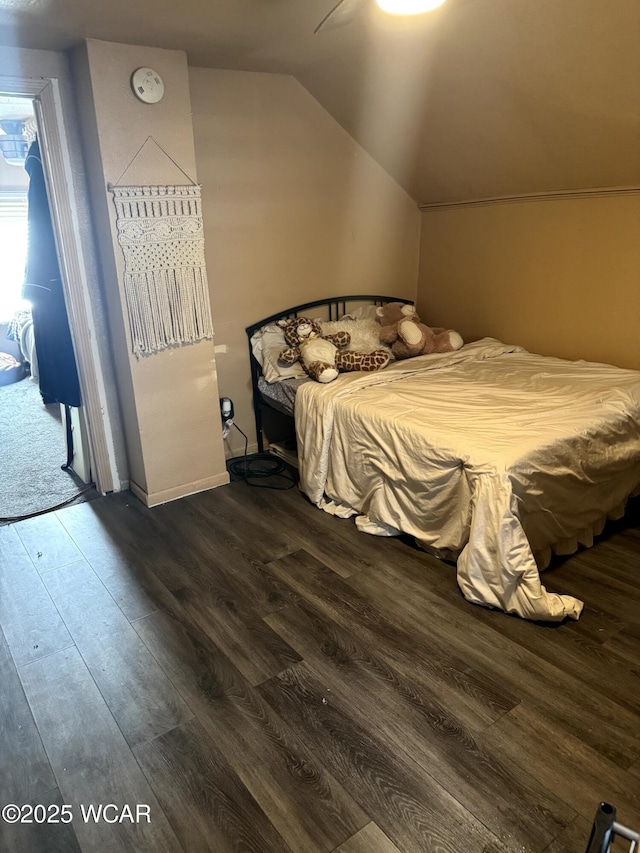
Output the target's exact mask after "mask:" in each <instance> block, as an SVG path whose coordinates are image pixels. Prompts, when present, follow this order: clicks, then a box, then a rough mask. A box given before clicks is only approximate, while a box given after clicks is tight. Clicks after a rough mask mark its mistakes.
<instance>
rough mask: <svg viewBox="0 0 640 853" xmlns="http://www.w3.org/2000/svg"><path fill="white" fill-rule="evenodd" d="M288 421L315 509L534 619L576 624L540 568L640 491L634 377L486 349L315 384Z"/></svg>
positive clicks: (575, 612)
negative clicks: (427, 555) (403, 546)
mask: <svg viewBox="0 0 640 853" xmlns="http://www.w3.org/2000/svg"><path fill="white" fill-rule="evenodd" d="M295 415H296V431H297V436H298V452H299V461H300V477H301V481H300V485H301V488H302V490H303V491H304V492H305V493H306V494H307V495H308V497H309V498H310V499H311V500H312V501H313V502H314V503H315V504H317V505H318V506H321V507H323V508H325V509H327V510H328V511H331V512H334V513H337V514H339V515H345V516H347V515H353V514H359V515H360V516H362V517H364V518H363V519H361V521H363V524H362V527H363V529H365V530H366V529H372V530H373V531H374V532H378V533H382V532H384V531H387V532H388V533H394V532H398V531H402V532H404V533H409V534H411V535H413V536H415V537H416V539H417V541H418V542H419V543H420V544H422V545H423V546H425V547H426V548H428V549H430V550H432V551H434V552H435V553H439V554H441V555H442V556H446V557H452V558H457V576H458V583H459V585H460V588H461V590H462V592H463V594H464V596H465V598H467V599H468V600H469V601H472V602H475V603H477V604H483V605H487V606H491V607H496V608H499V609H501V610H504V611H506V612H509V613H517V614H518V615H520V616H522V617H524V618H527V619H540V620H551V621H560V620H562V619H564V618H565V617H571V618H574V619H577V618H578V617H579V616H580V613H581V611H582V602H580V601H578V600H577V599H575V598H573V597H571V596H568V595H556V594H554V593H549V592H547V591H546V590H545V588H544V586H543V585H542V583H541V581H540V575H539V568H538V566H539V564H540V565H541V566H544V565H546V563H547V562H548V559H549V557H550V555H551V549H553V550H555V551H557V552H558V553H571V552H572V551H573V550H575V548H576V547H577V545H578V543H581V544H584V545H590V544H591V543H592V541H593V535H594V533H599V532H600V530H601V529H602V526H603V524H604V521H605V520H606V518H607V517H615V516H619V515H621V514H622V512H623V509H624V505H625V502H626V500H627V498H628V497H629V495H631V494H634V493H636V492H637V491H638V490H639V489H640V372H639V371H633V370H622V369H620V368H616V367H612V366H609V365H603V364H592V363H589V362H572V361H565V360H562V359H556V358H548V357H543V356H538V355H533V354H530V353H528V352H526V351H525V350H523V349H522V348H521V347H517V346H509V345H506V344H502V343H500V342H499V341H495V340H493V339H491V338H485V339H483V340H481V341H478V342H476V343H473V344H468V345H467V346H465V347H463V348H462V349H461V350H459V351H458V352H455V353H447V354H444V355H430V356H421V357H419V358H415V359H410V360H407V361H402V362H397V363H396V364H392V365H390V366H389V367H388V368H386V369H385V370H384V371H380V372H377V373H368V374H362V373H357V374H342V375H340V376H339V377H338V378H337V379H336V380H335V381H334V382H331V383H329V384H328V385H322V384H319V383H315V382H309V383H306V384H304V385H302V386H301V387H300V388H299V389H298V392H297V397H296V407H295ZM536 558H537V559H536Z"/></svg>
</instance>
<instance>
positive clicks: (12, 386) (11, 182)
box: [0, 96, 95, 521]
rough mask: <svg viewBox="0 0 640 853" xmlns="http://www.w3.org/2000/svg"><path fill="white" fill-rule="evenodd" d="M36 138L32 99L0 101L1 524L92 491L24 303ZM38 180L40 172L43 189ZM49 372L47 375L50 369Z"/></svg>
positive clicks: (84, 457)
mask: <svg viewBox="0 0 640 853" xmlns="http://www.w3.org/2000/svg"><path fill="white" fill-rule="evenodd" d="M36 138H37V124H36V116H35V112H34V108H33V102H32V100H31V99H29V98H20V97H14V96H0V361H1V363H0V446H1V447H2V450H3V457H4V458H3V478H2V487H1V488H0V521H8V520H15V519H20V518H24V517H31V516H33V515H39V514H41V513H43V512H46V511H50V510H52V509H57V508H58V507H60V506H64V505H65V504H67V503H70V502H72V501H74V500H78V499H85V498H86V497H88V496H89V494H90V493H91V492H92V491H93V492H95V489H93V488H91V487H90V486H88V484H91V474H90V463H89V461H88V459H89V454H88V446H87V441H86V436H83V434H82V431H81V430H79V429H75V430H74V429H73V427H72V422H71V419H70V417H69V415H70V410H69V409H68V408H66V407H65V406H63V405H60V403H58V402H57V401H54V400H52V399H49V398H47V394H46V392H45V391H43V390H42V387H43V386H42V383H41V381H40V366H39V364H38V355H37V348H36V334H35V324H34V317H33V313H32V305H31V303H30V302H29V301H28V300H27V299H26V298H23V295H25V294H24V290H23V285H24V281H25V267H26V260H27V252H28V251H29V252H30V253H31V256H32V258H33V256H34V255H35V254H37V253H39V251H40V252H41V249H42V247H39V246H38V245H37V243H36V240H35V238H36V237H37V234H36V233H33V234H32V235H31V239H32V241H33V242H34V245H33V246H31V247H30V249H29V250H28V210H29V205H28V192H29V185H30V178H29V174H28V172H29V170H30V168H31V167H32V165H33V163H34V156H33V154H30V152H32V151H33V149H35V148H36V147H37V146H36V145H35V144H34V143H35V140H36ZM27 161H28V162H27ZM37 162H38V163H39V158H38V159H37ZM41 177H42V172H41V171H40V185H42V181H41ZM43 201H44V202H45V211H46V197H43ZM44 219H45V221H47V220H46V216H45V217H44ZM49 233H50V231H49ZM54 266H55V264H54ZM45 355H46V354H45ZM72 361H73V359H72ZM44 369H45V374H46V372H47V370H49V372H50V368H48V365H47V364H46V363H45V365H44ZM74 433H76V434H77V438H78V440H74V439H76V436H75V435H74ZM83 438H84V442H83V440H82V439H83Z"/></svg>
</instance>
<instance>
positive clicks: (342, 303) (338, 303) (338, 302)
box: [246, 294, 414, 453]
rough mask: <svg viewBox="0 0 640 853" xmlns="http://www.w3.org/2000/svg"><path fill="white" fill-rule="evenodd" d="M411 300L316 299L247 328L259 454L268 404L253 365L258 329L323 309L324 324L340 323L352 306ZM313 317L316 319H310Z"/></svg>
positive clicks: (366, 297)
mask: <svg viewBox="0 0 640 853" xmlns="http://www.w3.org/2000/svg"><path fill="white" fill-rule="evenodd" d="M413 301H414V300H413V299H402V298H401V297H400V296H370V295H368V294H366V295H363V294H357V295H355V296H331V297H329V298H327V299H316V300H315V302H305V303H304V304H302V305H294V306H293V307H292V308H286V309H285V310H284V311H280V312H279V313H278V314H272V315H271V316H270V317H265V318H264V319H263V320H259V321H258V322H257V323H253V324H252V325H251V326H247V328H246V333H247V339H248V341H249V359H250V362H251V387H252V389H253V411H254V415H255V419H256V436H257V439H258V451H259V452H260V453H262V452H263V451H264V436H263V433H262V407H263V406H266V405H267V404H266V403H265V402H264V400H263V399H262V396H261V394H260V389H259V388H258V379H259V378H260V376H261V374H262V368H261V367H260V364H259V363H258V362H257V361H256V359H255V357H254V355H253V352H252V350H251V337H252V336H253V334H254V333H255V332H257V331H258V329H261V328H262V327H263V326H266V325H268V324H269V323H275V322H276V321H277V320H284V319H289V318H290V317H298V316H300V315H302V316H304V315H305V314H306V313H307V312H308V311H310V310H311V309H316V308H317V309H322V310H323V313H326V314H327V317H326V319H327V320H339V319H340V318H341V317H342V316H343V315H344V314H346V313H347V312H348V310H350V309H348V307H347V306H348V305H350V304H351V305H353V304H354V303H359V304H363V303H364V304H369V305H384V304H385V303H386V302H404V303H405V304H412V303H413ZM313 316H316V315H313Z"/></svg>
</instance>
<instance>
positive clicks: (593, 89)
mask: <svg viewBox="0 0 640 853" xmlns="http://www.w3.org/2000/svg"><path fill="white" fill-rule="evenodd" d="M335 2H336V0H179V2H177V0H108V2H98V0H0V44H4V45H12V44H17V45H20V46H25V47H35V48H44V49H50V50H64V49H66V48H68V47H71V46H72V45H73V44H75V43H77V41H78V40H80V39H81V38H84V37H90V38H98V39H105V40H108V41H118V42H124V43H128V44H142V45H153V46H157V47H167V48H178V49H181V50H184V51H186V53H187V55H188V59H189V63H190V64H191V65H203V66H209V67H214V68H230V69H243V70H250V71H271V72H282V73H287V74H292V75H294V76H295V77H297V78H298V80H299V81H300V82H301V83H302V84H303V85H304V86H305V87H306V88H307V89H308V90H309V91H310V92H311V93H312V95H313V96H314V97H315V98H317V100H318V101H319V102H320V103H321V104H322V105H323V106H324V107H325V108H326V109H327V110H328V111H329V112H330V113H331V114H332V115H333V116H334V117H335V118H336V119H337V120H338V121H339V122H340V123H341V124H342V125H343V127H345V128H346V130H347V131H348V132H349V133H350V134H351V135H352V136H353V137H355V138H356V139H357V140H358V141H359V142H360V143H361V145H362V146H363V147H364V148H365V149H366V150H367V151H368V152H369V153H370V154H371V155H372V156H373V157H375V158H376V159H377V160H378V162H379V163H380V164H381V165H382V166H383V167H384V168H385V169H386V170H387V171H388V172H389V173H390V174H391V175H393V176H394V177H395V178H396V180H397V181H398V182H399V183H400V184H401V185H402V186H404V187H405V188H406V190H407V191H408V192H409V193H410V195H411V196H412V197H413V198H414V199H416V201H418V202H421V203H434V202H442V201H452V200H464V199H473V198H482V197H487V196H501V195H512V194H524V193H536V192H546V191H554V190H561V189H574V188H581V189H583V188H592V187H612V186H634V185H640V0H447V2H446V3H445V4H444V5H443V6H441V7H440V8H438V9H436V10H435V11H433V12H430V13H427V14H424V15H420V16H415V17H411V18H397V17H394V16H389V15H385V14H384V13H383V12H381V11H380V10H379V9H378V8H377V7H376V6H375V3H374V0H345V3H344V6H343V8H342V10H341V15H339V16H338V15H336V16H335V19H334V20H333V21H332V23H333V24H340V26H327V27H324V28H323V29H322V30H320V32H319V33H317V34H314V32H313V31H314V29H315V27H316V26H317V24H318V23H319V21H320V20H321V19H322V18H323V16H324V15H325V14H326V13H327V11H329V9H331V7H332V6H333V5H334V4H335Z"/></svg>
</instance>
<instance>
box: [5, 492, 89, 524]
mask: <svg viewBox="0 0 640 853" xmlns="http://www.w3.org/2000/svg"><path fill="white" fill-rule="evenodd" d="M93 488H94V484H93V483H91V485H90V486H87V487H86V488H85V489H80V491H79V492H77V494H75V495H72V496H71V497H70V498H67V499H66V501H62V502H61V503H59V504H56V505H55V506H49V507H47V508H46V509H39V510H38V511H37V512H29V513H27V515H14V516H12V517H9V518H0V522H5V521H25V520H26V519H27V518H35V517H36V516H37V515H45V513H47V512H53V510H54V509H61V508H62V507H63V506H66V505H67V504H70V503H71V502H72V501H75V499H76V498H79V497H80V495H84V493H85V492H88V491H90V490H91V489H93Z"/></svg>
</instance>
